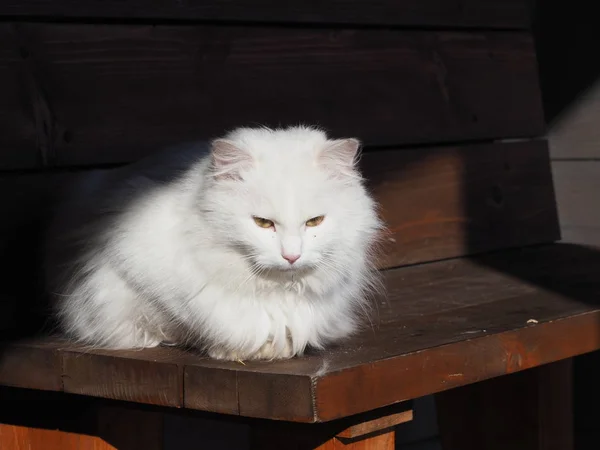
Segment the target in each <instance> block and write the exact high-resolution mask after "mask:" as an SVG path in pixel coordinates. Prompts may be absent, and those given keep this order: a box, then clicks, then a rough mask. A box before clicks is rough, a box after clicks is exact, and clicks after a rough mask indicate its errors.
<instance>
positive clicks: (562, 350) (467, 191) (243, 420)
mask: <svg viewBox="0 0 600 450" xmlns="http://www.w3.org/2000/svg"><path fill="white" fill-rule="evenodd" d="M105 3H106V2H96V1H93V0H79V1H78V2H67V1H56V2H41V3H40V2H36V1H20V2H16V1H14V2H4V3H3V4H2V5H0V17H1V18H2V21H1V22H0V98H1V99H2V101H1V102H0V144H1V148H2V152H1V153H0V171H1V173H0V197H1V202H2V205H3V213H4V214H3V218H2V220H0V252H1V253H0V254H1V264H2V266H1V268H2V273H3V275H4V277H3V278H4V280H3V281H4V282H3V289H2V292H1V293H0V300H1V303H0V330H2V332H3V335H4V337H5V339H4V340H3V343H2V345H1V346H0V385H1V386H3V387H2V388H0V405H2V408H0V409H1V411H0V423H2V424H3V425H0V448H2V449H4V448H6V449H13V448H14V449H18V450H20V449H22V448H23V449H24V448H31V449H33V450H37V449H43V450H45V449H50V450H52V449H55V448H56V449H61V450H62V449H65V450H75V449H84V448H85V449H88V448H94V449H109V448H117V449H119V450H133V449H138V448H139V449H142V448H143V449H156V450H158V449H161V450H162V449H163V448H164V447H163V437H164V436H163V435H164V430H163V424H164V420H165V415H166V414H172V413H173V412H174V411H175V410H176V409H177V410H178V411H179V412H178V414H181V415H185V416H186V417H191V418H193V419H194V420H198V421H201V420H210V421H212V422H210V423H212V424H213V425H211V426H212V427H213V428H214V429H218V430H221V431H220V433H221V434H223V435H228V434H229V435H230V434H231V433H234V432H232V431H231V430H232V429H231V428H228V426H229V425H227V424H234V425H236V424H237V425H240V426H241V425H243V426H249V427H250V429H251V430H252V431H251V433H250V435H249V436H245V435H244V436H242V437H241V438H240V445H241V446H242V447H240V448H245V447H243V446H246V445H251V446H252V448H272V449H294V448H296V449H309V448H310V449H314V448H319V449H323V450H324V449H341V448H344V449H348V450H350V449H378V450H379V449H392V448H394V430H395V428H394V427H395V426H396V425H398V424H400V423H403V422H406V421H409V420H411V418H412V410H411V400H414V399H417V398H420V397H423V396H427V395H431V394H435V396H436V403H437V410H438V419H439V427H440V432H441V438H442V444H443V448H444V450H454V449H461V450H464V449H467V450H468V449H492V450H493V449H501V448H502V449H506V448H510V449H517V450H518V449H544V450H550V449H557V450H559V449H560V450H568V449H570V448H572V425H571V420H572V417H571V415H572V414H571V413H572V411H571V409H572V405H571V366H570V361H571V359H570V358H572V357H574V356H576V355H579V354H583V353H586V352H591V351H594V350H597V349H599V348H600V307H599V302H600V300H599V299H600V283H599V282H598V276H597V274H598V273H599V272H600V255H599V253H598V251H596V250H595V249H593V248H586V247H581V246H573V245H566V244H558V243H555V242H556V241H557V240H559V238H560V233H559V226H558V220H557V215H556V207H555V200H554V193H553V188H552V176H551V173H550V167H549V161H548V148H547V144H546V141H545V140H544V139H543V137H542V136H543V133H544V120H543V111H542V103H541V96H540V89H539V81H538V73H537V66H536V54H535V50H534V45H533V40H532V36H531V32H530V29H529V22H530V16H529V10H528V3H529V2H527V1H525V0H510V1H507V0H502V1H500V0H479V1H475V0H464V1H460V2H458V3H457V4H456V5H454V4H453V6H448V7H447V9H441V8H442V6H440V2H437V1H434V0H419V1H408V2H401V3H402V4H399V3H398V2H393V1H391V0H381V1H378V2H359V1H353V0H347V1H343V2H335V6H334V3H333V2H327V3H324V4H323V5H319V6H318V7H317V6H315V5H312V4H310V6H309V4H308V3H306V2H302V1H294V2H292V3H290V4H286V6H285V7H284V6H283V3H281V2H274V1H268V0H265V1H263V2H260V3H259V4H255V3H253V5H252V7H248V6H245V5H244V3H243V2H237V1H233V2H226V3H225V2H201V1H200V0H190V1H187V2H171V1H167V0H162V1H159V0H156V1H152V2H140V1H137V0H124V1H121V2H110V3H109V4H108V5H106V4H105ZM297 122H309V123H318V124H320V125H323V126H324V127H326V128H327V129H328V130H330V131H331V133H332V134H334V135H336V136H357V137H359V138H361V139H362V140H364V142H365V153H364V156H363V158H362V160H361V164H362V167H363V170H364V173H365V175H366V177H367V179H368V182H369V186H370V188H371V189H372V191H373V193H374V195H375V196H376V198H377V200H378V201H379V202H380V204H381V206H382V215H383V217H384V219H385V220H386V222H387V224H388V226H389V230H390V233H389V236H387V245H386V249H385V250H386V251H385V255H384V256H383V257H382V259H381V261H380V264H379V265H380V268H381V269H382V270H385V284H386V288H387V294H386V295H385V296H383V297H381V298H378V299H377V311H378V314H377V315H376V317H375V318H374V320H373V323H372V324H370V326H368V327H366V329H365V330H364V332H362V333H361V334H360V335H358V336H356V337H354V338H353V339H352V340H350V341H349V342H347V343H344V344H343V345H341V346H339V347H335V348H330V349H328V350H326V351H323V352H318V353H317V352H312V353H309V354H308V355H306V356H305V357H302V358H297V359H293V360H290V361H283V362H274V363H264V362H262V363H260V362H254V363H250V362H248V363H246V364H243V365H242V364H239V363H224V362H219V361H214V360H211V359H208V358H205V357H202V356H201V355H198V354H195V353H194V352H192V351H183V350H180V349H177V348H168V347H164V348H163V347H161V348H156V349H149V350H144V351H120V352H116V351H89V350H86V349H83V348H80V347H77V346H76V345H73V344H72V343H69V342H67V341H64V340H61V339H60V338H59V337H55V336H49V335H48V333H45V332H47V331H48V327H47V326H44V325H45V323H46V322H45V320H46V314H47V309H46V306H45V304H44V303H43V301H38V299H40V300H43V296H42V295H41V293H40V285H39V282H38V274H39V272H38V271H37V268H38V267H39V252H38V249H39V242H40V241H39V238H40V236H41V230H43V227H44V224H45V221H46V219H47V217H48V213H49V212H50V211H51V208H52V205H53V203H54V201H55V200H56V199H57V198H58V197H59V196H60V192H61V188H62V187H63V186H64V185H65V183H66V182H68V181H69V180H70V178H71V177H72V176H73V173H74V172H76V173H81V172H82V171H90V170H104V169H106V168H108V167H111V166H113V165H118V164H121V163H125V162H129V161H133V160H136V159H138V158H140V157H142V156H145V155H147V154H150V153H152V152H154V151H156V150H158V149H160V148H162V147H163V146H165V145H169V144H173V143H177V142H179V141H183V140H188V139H207V138H211V137H213V136H215V135H218V134H221V133H222V132H223V131H224V130H225V129H227V128H229V127H232V126H236V125H244V124H248V123H263V124H268V125H277V124H278V123H297ZM40 329H41V331H42V332H40ZM61 409H62V412H60V413H59V411H60V410H61ZM219 427H221V428H219ZM234 434H235V433H234ZM203 436H204V435H203ZM230 437H231V436H230ZM246 437H248V439H246ZM202 439H205V438H202ZM242 441H244V443H241V442H242ZM204 444H205V445H206V448H221V447H220V444H219V442H218V441H215V442H208V441H205V442H204ZM186 445H190V444H189V443H188V444H186ZM198 445H200V444H199V443H198ZM190 448H191V447H190ZM203 448H204V447H203ZM164 450H168V449H164Z"/></svg>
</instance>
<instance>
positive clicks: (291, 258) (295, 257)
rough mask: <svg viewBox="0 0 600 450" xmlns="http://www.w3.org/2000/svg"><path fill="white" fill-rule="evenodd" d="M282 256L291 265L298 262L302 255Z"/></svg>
mask: <svg viewBox="0 0 600 450" xmlns="http://www.w3.org/2000/svg"><path fill="white" fill-rule="evenodd" d="M281 256H282V257H283V259H285V260H286V261H287V262H289V263H290V264H294V263H295V262H296V261H298V258H300V255H286V254H285V253H283V254H282V255H281Z"/></svg>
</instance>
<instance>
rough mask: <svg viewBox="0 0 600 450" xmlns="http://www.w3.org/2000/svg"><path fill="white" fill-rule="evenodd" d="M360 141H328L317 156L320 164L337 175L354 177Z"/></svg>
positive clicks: (352, 139)
mask: <svg viewBox="0 0 600 450" xmlns="http://www.w3.org/2000/svg"><path fill="white" fill-rule="evenodd" d="M359 149H360V141H359V140H358V139H354V138H350V139H336V140H333V141H329V142H328V143H327V145H326V146H325V148H323V149H322V150H321V153H320V154H319V160H320V163H321V164H323V165H325V166H328V167H329V168H331V169H332V170H334V171H335V172H337V173H341V174H343V175H349V176H356V171H355V165H356V162H357V159H358V151H359Z"/></svg>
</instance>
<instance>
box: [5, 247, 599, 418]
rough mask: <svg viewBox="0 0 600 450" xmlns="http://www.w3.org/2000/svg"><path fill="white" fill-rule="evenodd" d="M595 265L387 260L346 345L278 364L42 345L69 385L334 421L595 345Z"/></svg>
mask: <svg viewBox="0 0 600 450" xmlns="http://www.w3.org/2000/svg"><path fill="white" fill-rule="evenodd" d="M599 270H600V253H599V252H598V250H595V249H592V248H587V247H578V246H570V245H566V244H551V245H546V246H541V247H536V248H529V249H520V250H514V251H505V252H501V253H498V254H495V255H487V256H484V257H479V258H475V259H459V260H449V261H444V262H437V263H432V264H427V265H420V266H413V267H408V268H403V269H395V270H390V271H387V272H386V286H387V289H388V294H387V296H385V297H383V298H379V300H378V305H377V308H376V310H377V311H378V314H377V316H376V317H374V318H373V322H372V327H366V329H365V330H364V332H363V333H361V334H360V335H358V336H356V337H354V338H352V339H350V340H349V341H347V342H346V343H344V344H342V345H341V346H339V347H338V348H331V349H328V350H327V351H324V352H322V353H311V354H308V355H306V356H305V357H302V358H296V359H292V360H289V361H282V362H275V363H261V362H253V363H251V362H248V363H246V364H245V365H242V364H239V363H226V362H219V361H214V360H211V359H208V358H205V357H203V356H202V355H200V354H194V353H193V352H184V351H182V350H179V349H172V348H156V349H149V350H144V351H120V352H117V351H83V350H82V349H80V348H77V347H75V346H73V345H71V344H69V343H66V342H62V343H61V342H58V341H54V343H47V344H44V345H48V346H49V349H48V352H50V353H55V352H58V355H59V357H60V358H62V360H63V361H65V360H68V364H62V365H59V366H58V367H57V371H56V373H55V376H56V377H59V378H60V379H61V380H64V383H63V384H61V385H60V386H59V388H60V389H62V390H65V391H68V392H76V393H79V394H84V395H92V396H101V397H106V398H115V399H129V400H136V401H140V402H144V403H151V404H157V405H170V406H173V405H175V406H181V407H187V408H192V409H194V408H198V409H202V410H205V411H213V412H227V413H230V414H237V415H243V416H253V417H263V418H271V419H285V420H291V421H298V422H321V421H329V420H333V419H337V418H341V417H345V416H348V415H352V414H356V413H360V412H363V411H369V410H372V409H375V408H378V407H382V406H385V405H390V404H393V403H397V402H400V401H404V400H409V399H413V398H418V397H421V396H423V395H427V394H431V393H436V392H441V391H444V390H447V389H450V388H454V387H460V386H464V385H467V384H471V383H474V382H476V381H481V380H486V379H489V378H493V377H497V376H500V375H505V374H509V373H513V372H518V371H521V370H524V369H528V368H532V367H536V366H539V365H543V364H546V363H550V362H554V361H558V360H561V359H565V358H569V357H572V356H575V355H578V354H582V353H586V352H590V351H593V350H597V349H599V348H600V300H599V299H600V283H598V277H597V274H598V271H599ZM565 336H568V339H566V338H565ZM19 345H20V346H26V345H27V344H26V343H21V344H19ZM32 345H36V346H37V347H36V348H39V347H40V346H41V345H40V344H32ZM14 347H15V344H5V345H4V346H3V348H2V350H1V352H2V353H4V352H10V351H11V349H13V348H14ZM78 355H81V357H77V356H78ZM4 363H5V358H3V357H1V356H0V375H2V377H1V378H0V384H6V385H11V386H17V387H27V386H28V385H30V384H32V381H30V380H31V379H32V377H34V376H35V375H34V374H33V373H32V372H33V371H34V370H35V367H36V366H35V365H31V366H30V367H29V368H28V367H27V365H26V364H25V363H23V364H20V365H19V364H16V363H15V362H14V357H13V361H12V366H13V367H20V370H21V372H20V373H19V374H18V375H17V374H10V376H8V377H7V376H6V373H7V371H6V370H3V366H2V365H3V364H4ZM102 364H105V365H106V367H110V368H111V370H112V377H100V378H99V379H97V380H96V382H95V383H90V380H89V378H87V376H86V375H85V374H87V373H89V371H90V367H92V365H93V366H94V367H99V365H102ZM82 374H83V375H82ZM160 374H168V376H169V377H173V379H175V378H177V377H178V379H179V380H181V381H180V384H179V386H183V390H176V389H163V388H161V386H162V385H163V384H164V383H163V381H161V380H162V379H163V378H161V377H162V376H163V375H160ZM159 375H160V376H159ZM36 387H38V388H41V387H42V386H40V385H39V383H38V384H37V386H36ZM43 388H44V389H55V386H54V385H52V384H51V383H49V384H48V386H45V387H43ZM232 390H233V392H232ZM142 391H143V392H144V394H143V395H141V394H140V392H142Z"/></svg>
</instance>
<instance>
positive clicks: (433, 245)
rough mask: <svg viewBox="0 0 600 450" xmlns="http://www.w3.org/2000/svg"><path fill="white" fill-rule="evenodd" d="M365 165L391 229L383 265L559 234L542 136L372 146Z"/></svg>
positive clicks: (548, 238) (535, 240)
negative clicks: (398, 147) (410, 146)
mask: <svg viewBox="0 0 600 450" xmlns="http://www.w3.org/2000/svg"><path fill="white" fill-rule="evenodd" d="M362 166H363V172H364V174H365V176H366V178H367V179H368V181H369V185H370V187H371V189H372V192H373V193H374V195H375V198H376V199H377V201H378V202H379V203H380V206H381V214H382V217H383V219H384V220H385V222H386V224H387V226H388V231H389V232H390V234H389V235H388V236H387V241H386V242H385V256H384V258H383V259H382V261H381V263H380V267H397V266H400V265H406V264H414V263H419V262H424V261H432V260H438V259H442V258H451V257H455V256H461V255H467V254H474V253H479V252H483V251H488V250H494V249H501V248H507V247H518V246H523V245H528V244H534V243H542V242H550V241H553V240H556V239H558V238H559V237H560V234H559V227H558V218H557V215H556V206H555V202H554V192H553V185H552V175H551V171H550V165H549V160H548V150H547V147H546V143H545V142H543V141H530V142H521V143H513V144H495V145H473V146H461V147H447V148H437V149H414V150H402V151H393V150H390V151H382V152H374V153H369V154H367V155H365V156H364V158H363V160H362Z"/></svg>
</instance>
